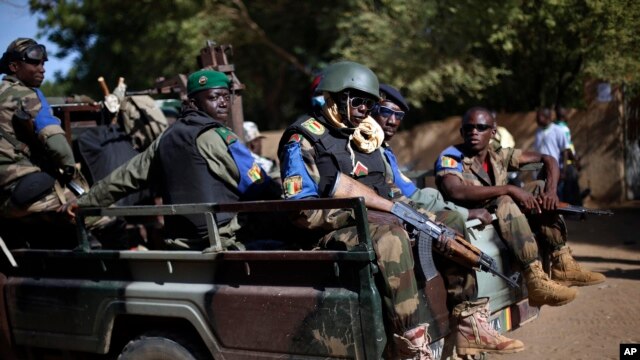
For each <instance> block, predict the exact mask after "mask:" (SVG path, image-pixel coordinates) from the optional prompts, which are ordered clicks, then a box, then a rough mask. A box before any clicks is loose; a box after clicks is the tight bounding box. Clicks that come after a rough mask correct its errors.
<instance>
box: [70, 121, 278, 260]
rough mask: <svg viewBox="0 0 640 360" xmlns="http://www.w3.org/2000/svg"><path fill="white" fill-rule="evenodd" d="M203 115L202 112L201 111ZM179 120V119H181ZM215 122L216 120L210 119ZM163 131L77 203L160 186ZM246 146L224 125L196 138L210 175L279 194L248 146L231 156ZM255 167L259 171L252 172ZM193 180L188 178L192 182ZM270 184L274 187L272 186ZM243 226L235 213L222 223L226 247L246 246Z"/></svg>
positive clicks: (107, 200)
mask: <svg viewBox="0 0 640 360" xmlns="http://www.w3.org/2000/svg"><path fill="white" fill-rule="evenodd" d="M201 114H202V113H201ZM180 120H181V119H179V120H178V121H180ZM211 121H213V120H211ZM171 129H172V128H170V129H169V130H167V131H166V132H164V133H163V134H161V135H160V136H159V138H158V139H156V140H155V141H154V142H153V143H151V145H150V146H149V147H148V148H147V149H146V150H145V151H143V152H142V153H140V154H138V155H136V156H135V157H134V158H132V159H131V160H129V161H128V162H126V163H125V164H123V165H122V166H120V167H118V168H117V169H116V170H114V171H113V172H112V173H111V174H109V175H108V176H107V177H105V178H104V179H102V180H100V181H99V182H98V183H96V184H95V185H94V186H93V187H92V188H91V191H89V193H87V194H86V195H85V196H83V197H81V198H80V199H79V200H78V205H80V206H82V207H90V206H109V205H111V204H113V203H114V202H116V201H117V200H118V199H120V198H122V197H123V196H125V195H127V194H129V193H131V192H135V191H137V190H140V189H142V188H144V187H147V186H150V185H154V184H155V185H157V184H158V183H159V182H161V181H162V179H160V178H158V174H159V166H160V165H159V161H160V160H159V155H158V152H159V151H158V149H159V147H160V142H161V140H162V139H163V137H164V136H165V135H167V133H168V131H171ZM236 143H237V145H239V146H241V147H242V148H244V149H246V147H244V145H242V144H240V143H239V142H238V138H237V136H236V135H235V134H234V133H233V132H232V131H231V129H229V128H227V127H224V126H221V127H217V128H210V129H208V130H206V131H204V132H202V133H201V134H200V135H198V137H197V139H196V147H197V149H198V152H199V153H200V155H201V156H202V158H203V159H204V160H205V161H206V166H207V168H208V170H209V171H210V173H211V174H215V176H216V177H217V178H218V179H219V180H220V181H221V182H222V183H224V184H226V186H227V187H228V188H230V189H232V190H233V191H236V192H238V193H239V192H240V191H239V190H238V189H239V184H240V183H241V182H245V183H249V184H255V185H256V186H262V185H264V186H265V187H268V191H271V192H273V194H274V196H276V195H277V194H279V193H280V190H279V188H277V187H275V186H273V184H272V182H271V181H270V179H269V178H268V177H267V176H266V175H265V174H264V171H263V170H261V169H259V168H258V167H257V165H256V164H255V162H253V159H252V158H251V154H250V152H249V150H248V149H246V154H244V155H246V156H244V157H243V158H242V159H241V160H239V159H238V157H237V156H234V155H232V153H231V151H230V149H229V148H230V146H232V145H233V144H236ZM247 159H250V162H251V163H252V164H253V165H254V166H251V167H250V168H249V169H244V168H243V169H244V170H246V171H244V172H241V170H240V169H239V165H238V164H239V163H243V164H247V162H246V160H247ZM252 170H256V171H252ZM189 181H190V179H185V182H187V183H188V182H189ZM270 186H271V187H270ZM240 229H241V221H239V220H238V217H237V216H233V217H232V218H231V219H230V220H229V221H228V222H225V223H222V224H219V228H218V230H219V233H220V237H221V240H222V245H223V247H224V248H225V249H227V248H232V249H233V248H239V249H243V245H242V244H241V243H239V242H237V241H236V240H237V239H236V236H237V233H238V231H239V230H240ZM173 245H175V246H178V247H181V246H189V244H188V243H187V242H185V241H178V242H174V243H173Z"/></svg>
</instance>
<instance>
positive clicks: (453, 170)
mask: <svg viewBox="0 0 640 360" xmlns="http://www.w3.org/2000/svg"><path fill="white" fill-rule="evenodd" d="M521 153H522V151H521V150H520V149H512V148H497V149H494V148H493V147H489V151H488V157H489V161H490V166H491V169H492V170H493V171H492V174H491V175H490V174H487V172H486V171H485V170H484V169H483V167H482V164H479V163H477V162H475V161H474V158H473V157H470V156H467V155H466V154H465V153H464V147H463V146H462V145H456V146H450V147H449V148H447V149H445V150H444V151H443V152H442V153H441V154H440V156H439V157H438V160H436V178H437V182H438V183H439V182H440V180H441V179H442V177H443V176H445V175H447V174H452V175H454V176H457V177H459V178H460V179H461V180H462V181H463V182H464V184H465V185H471V186H502V185H507V172H508V171H516V170H518V169H519V168H520V163H519V159H520V155H521ZM525 189H526V190H527V191H529V192H531V193H533V194H534V195H537V194H539V193H541V192H542V191H543V190H544V182H543V181H535V182H532V183H529V184H527V185H526V187H525ZM462 205H463V206H468V207H486V208H496V216H497V218H498V224H499V231H500V234H501V236H502V238H503V239H504V240H505V242H506V243H507V245H508V246H509V247H510V248H511V249H512V250H513V251H514V253H515V256H516V259H517V261H518V263H519V264H521V265H527V264H529V263H531V262H533V261H535V260H536V259H537V258H538V245H537V243H536V241H535V237H534V232H535V233H537V234H540V235H541V236H540V237H539V239H540V240H541V241H542V242H543V243H544V244H545V245H547V246H549V247H550V248H551V250H553V249H559V248H561V247H562V246H564V244H565V242H566V237H567V232H566V226H565V224H564V220H563V219H562V217H561V216H560V215H558V214H557V213H554V212H548V213H543V214H542V215H531V216H525V214H523V213H522V211H521V210H520V207H519V206H518V205H517V204H516V203H515V202H514V201H513V199H512V198H511V197H510V196H508V195H503V196H499V197H498V198H496V199H493V200H487V201H482V202H477V203H464V204H462ZM532 230H533V231H532Z"/></svg>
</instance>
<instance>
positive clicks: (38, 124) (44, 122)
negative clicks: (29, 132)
mask: <svg viewBox="0 0 640 360" xmlns="http://www.w3.org/2000/svg"><path fill="white" fill-rule="evenodd" d="M34 90H35V92H36V94H37V95H38V99H40V104H41V105H42V108H41V109H40V111H38V114H37V115H36V118H35V119H34V121H33V122H34V124H35V132H36V134H39V133H40V131H42V129H44V128H45V127H47V126H49V125H58V126H59V125H60V120H59V119H58V118H57V117H55V116H53V112H52V110H51V106H50V105H49V103H48V102H47V99H46V98H45V97H44V94H42V91H40V89H34Z"/></svg>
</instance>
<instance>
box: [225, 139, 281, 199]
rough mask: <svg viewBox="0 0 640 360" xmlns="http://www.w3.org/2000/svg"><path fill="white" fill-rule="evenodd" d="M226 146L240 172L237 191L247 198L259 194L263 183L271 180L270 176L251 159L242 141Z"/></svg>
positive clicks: (249, 152)
mask: <svg viewBox="0 0 640 360" xmlns="http://www.w3.org/2000/svg"><path fill="white" fill-rule="evenodd" d="M228 146H229V153H230V154H231V157H233V161H235V163H236V166H237V167H238V172H239V173H240V181H238V191H239V192H240V194H242V195H243V196H244V197H249V198H251V197H253V196H256V195H258V194H260V193H261V191H262V190H263V187H264V186H265V184H267V183H269V182H270V181H271V178H270V177H269V176H268V175H267V174H266V173H265V172H264V170H262V168H261V167H260V166H259V165H258V163H257V162H256V161H255V160H254V159H253V156H252V155H251V151H249V149H248V148H247V147H246V146H245V145H244V144H243V143H241V142H239V141H234V142H232V143H231V144H229V145H228Z"/></svg>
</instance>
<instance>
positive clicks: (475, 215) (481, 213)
mask: <svg viewBox="0 0 640 360" xmlns="http://www.w3.org/2000/svg"><path fill="white" fill-rule="evenodd" d="M473 219H478V220H480V222H481V223H482V225H489V224H491V222H492V221H493V218H492V217H491V213H490V212H489V211H488V210H487V209H469V218H468V219H467V220H473Z"/></svg>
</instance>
